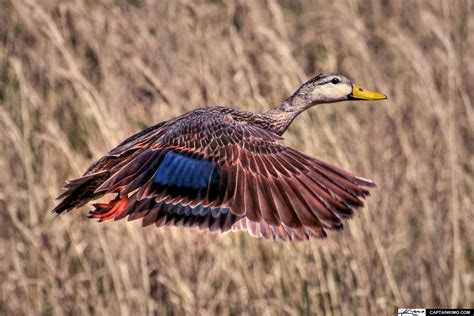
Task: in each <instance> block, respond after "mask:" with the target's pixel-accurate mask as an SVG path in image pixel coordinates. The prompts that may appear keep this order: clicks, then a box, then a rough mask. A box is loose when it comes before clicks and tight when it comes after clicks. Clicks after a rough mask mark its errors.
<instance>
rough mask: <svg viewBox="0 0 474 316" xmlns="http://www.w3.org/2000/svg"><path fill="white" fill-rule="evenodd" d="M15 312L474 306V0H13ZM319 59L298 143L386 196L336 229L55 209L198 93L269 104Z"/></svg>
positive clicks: (1, 128) (4, 260)
mask: <svg viewBox="0 0 474 316" xmlns="http://www.w3.org/2000/svg"><path fill="white" fill-rule="evenodd" d="M1 6H2V8H1V10H0V135H1V137H0V170H1V177H0V214H1V218H0V220H1V222H0V280H2V281H1V284H2V290H1V292H0V293H1V295H0V313H1V314H15V315H18V314H31V315H37V314H71V313H72V314H89V313H92V314H111V315H115V314H118V313H120V314H124V315H127V314H165V313H169V312H173V313H176V314H199V313H200V314H230V313H233V314H240V313H245V314H259V315H273V314H327V315H339V314H343V315H350V314H361V315H362V314H364V315H383V314H393V313H394V311H395V307H397V306H404V307H421V306H432V307H434V306H438V307H441V306H442V307H455V306H464V307H468V306H469V305H470V306H471V307H472V305H474V293H473V292H474V272H473V270H474V249H473V245H474V225H473V219H474V216H473V215H474V212H473V208H474V207H473V195H474V194H473V177H474V175H473V174H474V171H473V170H474V169H473V162H474V158H473V154H474V139H473V125H474V111H473V104H472V100H473V97H474V62H473V61H474V37H473V36H472V34H474V19H473V16H474V3H473V2H472V1H468V0H466V1H462V0H459V1H449V0H444V1H436V0H434V1H397V0H386V1H377V0H371V1H369V0H354V1H349V0H345V1H344V0H343V1H322V0H321V1H305V0H300V1H289V0H288V1H282V2H277V1H275V0H267V1H260V2H258V3H254V2H251V3H246V2H245V1H240V0H235V1H228V2H227V4H221V3H219V2H218V1H196V2H192V1H188V0H183V1H180V2H178V1H146V0H117V1H112V0H107V1H103V2H102V3H101V4H96V3H95V2H94V1H86V0H82V1H64V2H60V1H55V0H51V1H39V0H18V1H16V0H15V1H11V2H8V1H7V2H5V1H2V4H1ZM320 71H337V72H341V73H344V74H346V75H348V76H349V77H350V78H352V79H354V81H356V82H357V83H359V84H360V85H362V86H364V87H367V88H371V89H374V90H378V91H381V92H384V93H386V94H388V95H389V100H388V102H379V103H371V104H364V103H357V104H355V103H353V104H351V103H345V104H337V105H336V104H333V105H324V106H320V107H318V108H316V109H313V110H311V111H310V112H309V113H306V114H304V115H302V116H301V117H300V118H298V119H297V120H296V122H295V123H294V125H293V126H292V127H291V128H290V130H289V132H288V133H287V135H286V140H285V142H286V143H287V144H288V145H291V146H294V147H296V148H298V149H299V150H301V151H304V152H306V153H308V154H311V155H314V156H317V157H320V158H322V159H325V160H327V161H330V162H332V163H335V164H339V165H341V166H344V167H345V168H347V169H349V170H354V171H357V172H358V173H359V174H361V175H362V176H366V177H369V178H373V179H375V180H376V182H377V183H378V189H377V190H376V191H375V192H374V194H373V196H372V198H371V199H370V201H369V205H368V207H367V209H364V210H363V211H361V212H360V213H359V214H358V216H357V218H355V219H354V220H352V221H351V222H350V223H348V225H346V230H344V231H343V232H341V233H338V234H336V233H332V234H330V238H329V239H327V240H322V241H314V242H300V243H283V242H281V243H279V242H275V243H271V242H267V241H263V240H257V239H253V238H250V237H249V236H247V235H245V234H227V235H224V236H219V235H215V234H210V233H205V232H198V231H194V230H191V231H188V230H186V231H185V230H179V229H160V230H157V229H146V230H142V229H141V227H140V224H139V223H126V222H121V223H113V222H112V223H104V224H98V223H95V222H93V221H89V220H88V219H86V217H85V212H86V209H85V208H84V209H82V210H81V211H76V212H73V213H70V214H68V215H66V216H62V217H59V218H55V217H54V216H52V215H51V213H50V211H49V210H50V209H51V208H52V206H53V204H54V200H53V199H54V197H55V196H56V195H57V194H58V193H59V188H60V187H61V186H62V183H63V181H64V180H65V179H67V178H71V177H75V176H78V175H80V174H81V173H82V172H83V171H84V169H85V168H86V167H87V165H88V164H89V163H90V162H91V161H92V160H93V159H94V158H98V157H99V156H100V155H101V154H104V153H105V152H106V151H108V150H109V149H110V148H111V147H113V146H114V145H115V144H116V143H118V142H119V141H120V140H121V139H122V138H124V137H126V136H127V135H129V134H131V133H133V132H134V131H138V130H139V129H141V128H143V127H144V126H146V125H151V124H153V123H155V122H158V121H162V120H166V119H169V118H172V117H174V116H176V115H179V114H181V113H183V112H185V111H188V110H191V109H193V108H195V107H196V106H203V105H211V104H225V105H233V106H235V107H239V108H243V109H247V110H252V111H262V110H264V109H268V108H270V107H271V106H273V105H276V104H277V103H279V102H280V101H282V100H283V99H284V98H285V97H286V96H288V95H289V94H290V93H291V92H292V91H293V89H295V88H296V87H297V86H298V85H299V84H300V83H301V82H302V81H303V80H305V79H307V78H309V77H311V76H312V75H314V74H316V73H318V72H320Z"/></svg>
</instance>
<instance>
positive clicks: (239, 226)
mask: <svg viewBox="0 0 474 316" xmlns="http://www.w3.org/2000/svg"><path fill="white" fill-rule="evenodd" d="M277 132H278V131H272V130H271V129H269V124H268V119H267V118H266V117H264V116H263V115H262V114H255V113H250V112H243V111H238V110H233V109H230V108H224V107H216V108H207V109H198V110H195V111H193V112H189V113H186V114H184V115H182V116H181V117H178V118H176V119H175V120H171V121H167V122H164V123H160V124H158V125H155V126H154V127H152V128H149V129H147V130H145V131H143V132H140V133H138V134H136V135H134V136H132V137H130V138H129V139H128V140H127V141H125V142H123V143H122V144H120V145H119V146H118V147H116V148H115V149H113V150H112V151H111V152H109V154H107V155H106V156H104V157H103V158H101V159H99V160H98V161H97V162H96V163H94V164H93V165H92V167H91V168H90V169H89V170H88V172H86V174H85V175H84V176H83V177H81V178H78V179H77V180H73V182H70V183H69V184H68V185H67V186H66V187H65V189H66V191H65V192H64V193H63V194H62V195H61V196H60V199H62V201H61V202H60V204H59V205H58V206H57V207H56V208H55V210H54V211H55V212H56V213H62V212H65V211H68V210H70V209H71V208H74V207H78V206H80V205H83V204H85V203H86V202H88V201H89V200H91V199H96V198H98V197H100V196H102V195H104V194H106V193H116V194H117V197H116V198H115V199H114V200H112V201H111V202H110V203H109V204H96V208H95V210H94V211H92V212H91V217H93V218H98V219H99V220H104V219H110V218H115V219H122V218H125V217H128V218H129V219H130V220H131V219H138V218H143V225H144V226H148V225H151V224H155V225H156V226H184V227H199V228H206V229H210V230H212V231H220V232H226V231H229V230H245V231H248V232H249V233H250V234H251V235H253V236H257V237H264V238H269V239H281V240H293V239H309V238H311V237H324V236H326V233H325V229H341V228H342V226H343V223H342V220H343V219H344V218H349V217H351V216H352V215H353V214H354V210H355V209H356V208H359V207H362V206H363V199H364V198H365V197H366V196H367V195H368V194H369V191H368V190H367V187H371V186H373V183H372V182H371V181H369V180H365V179H363V178H360V177H356V176H354V175H352V174H350V173H349V172H346V171H343V170H341V169H339V168H336V167H333V166H331V165H329V164H327V163H324V162H321V161H319V160H317V159H314V158H311V157H309V156H306V155H304V154H302V153H300V152H298V151H296V150H294V149H292V148H289V147H287V146H285V145H283V144H281V143H279V141H280V140H281V139H282V138H281V136H280V135H278V134H277ZM83 189H86V190H85V193H82V195H81V194H79V192H82V191H83Z"/></svg>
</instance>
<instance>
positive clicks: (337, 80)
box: [331, 78, 341, 84]
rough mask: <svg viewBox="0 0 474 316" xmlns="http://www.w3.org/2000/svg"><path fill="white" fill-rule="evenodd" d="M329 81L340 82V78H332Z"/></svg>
mask: <svg viewBox="0 0 474 316" xmlns="http://www.w3.org/2000/svg"><path fill="white" fill-rule="evenodd" d="M331 82H332V83H333V84H338V83H339V82H341V80H339V78H333V79H332V80H331Z"/></svg>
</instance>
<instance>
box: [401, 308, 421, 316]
mask: <svg viewBox="0 0 474 316" xmlns="http://www.w3.org/2000/svg"><path fill="white" fill-rule="evenodd" d="M425 315H426V309H424V308H399V309H398V316H425Z"/></svg>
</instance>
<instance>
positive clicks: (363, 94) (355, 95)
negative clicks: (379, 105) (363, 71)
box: [349, 84, 387, 100]
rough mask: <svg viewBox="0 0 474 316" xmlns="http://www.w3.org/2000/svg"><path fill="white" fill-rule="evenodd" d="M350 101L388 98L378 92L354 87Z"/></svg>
mask: <svg viewBox="0 0 474 316" xmlns="http://www.w3.org/2000/svg"><path fill="white" fill-rule="evenodd" d="M349 99H350V100H385V99H387V96H386V95H384V94H381V93H378V92H372V91H369V90H365V89H363V88H361V87H359V86H358V85H355V84H354V85H353V87H352V93H351V94H349Z"/></svg>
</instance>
